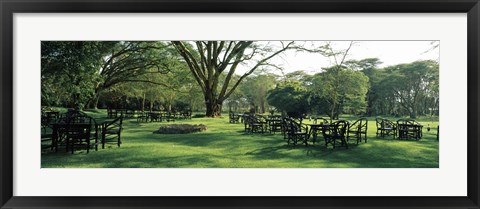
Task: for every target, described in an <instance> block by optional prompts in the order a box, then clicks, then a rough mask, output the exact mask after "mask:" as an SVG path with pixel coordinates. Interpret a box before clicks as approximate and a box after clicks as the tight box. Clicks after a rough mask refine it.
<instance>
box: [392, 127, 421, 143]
mask: <svg viewBox="0 0 480 209" xmlns="http://www.w3.org/2000/svg"><path fill="white" fill-rule="evenodd" d="M397 128H398V139H410V138H414V139H416V140H419V139H421V138H422V135H423V134H422V129H423V125H420V124H398V127H397Z"/></svg>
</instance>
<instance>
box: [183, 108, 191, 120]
mask: <svg viewBox="0 0 480 209" xmlns="http://www.w3.org/2000/svg"><path fill="white" fill-rule="evenodd" d="M182 116H183V118H184V119H188V120H191V119H192V111H191V110H185V111H183V112H182Z"/></svg>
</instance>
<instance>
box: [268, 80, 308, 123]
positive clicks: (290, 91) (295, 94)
mask: <svg viewBox="0 0 480 209" xmlns="http://www.w3.org/2000/svg"><path fill="white" fill-rule="evenodd" d="M307 99H308V92H307V90H306V89H305V88H304V87H303V86H302V85H301V83H300V82H293V81H292V82H288V83H285V84H279V85H277V87H275V89H273V90H271V91H270V92H269V94H268V96H267V101H268V103H269V104H270V105H272V106H274V107H275V108H277V110H280V111H282V112H285V113H287V115H289V116H291V117H300V116H302V115H304V114H306V113H307V111H308V108H309V106H308V103H307V102H306V101H307Z"/></svg>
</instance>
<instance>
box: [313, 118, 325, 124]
mask: <svg viewBox="0 0 480 209" xmlns="http://www.w3.org/2000/svg"><path fill="white" fill-rule="evenodd" d="M312 119H313V124H328V120H327V119H325V118H322V117H314V118H312Z"/></svg>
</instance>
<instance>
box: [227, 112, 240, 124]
mask: <svg viewBox="0 0 480 209" xmlns="http://www.w3.org/2000/svg"><path fill="white" fill-rule="evenodd" d="M228 122H229V123H240V116H238V115H237V114H235V113H234V112H229V113H228Z"/></svg>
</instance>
